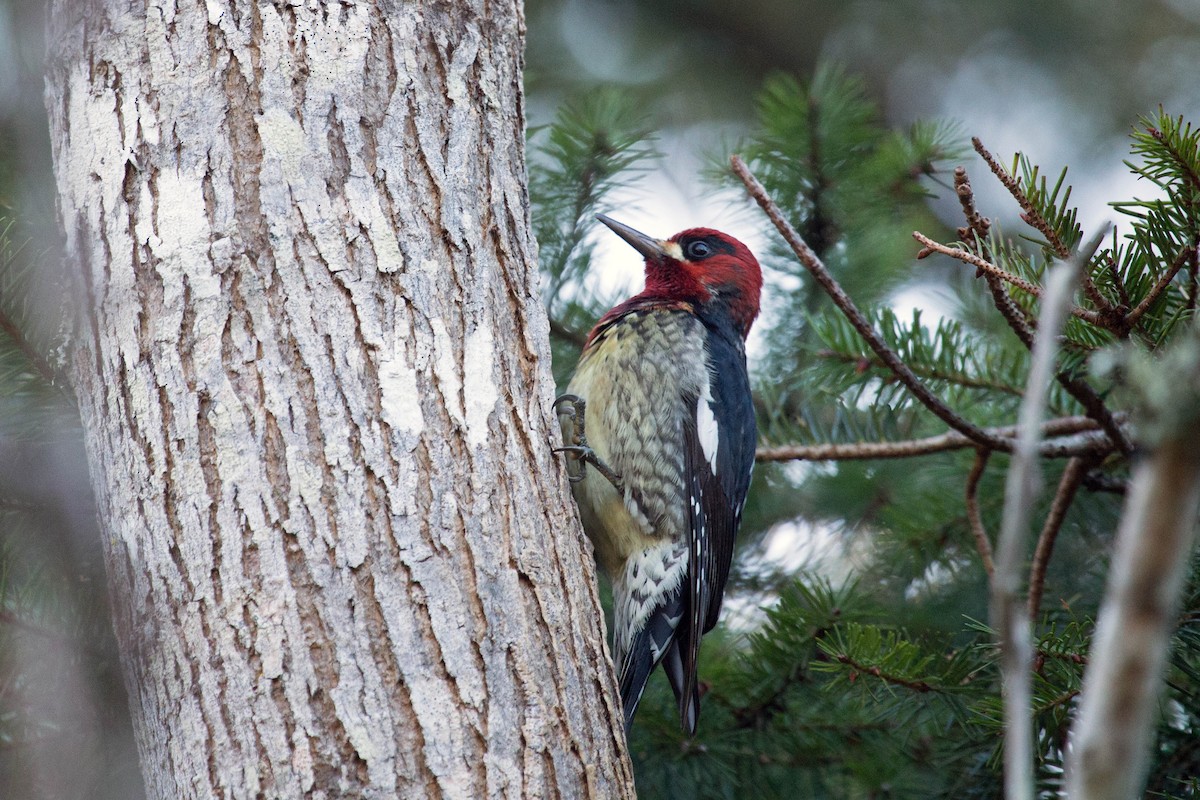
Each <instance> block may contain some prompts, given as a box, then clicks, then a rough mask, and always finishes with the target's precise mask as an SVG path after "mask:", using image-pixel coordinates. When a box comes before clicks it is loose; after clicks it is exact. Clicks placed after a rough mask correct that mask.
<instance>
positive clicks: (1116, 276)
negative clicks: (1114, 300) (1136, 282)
mask: <svg viewBox="0 0 1200 800" xmlns="http://www.w3.org/2000/svg"><path fill="white" fill-rule="evenodd" d="M1113 248H1114V249H1115V248H1116V232H1115V231H1114V232H1113ZM1104 266H1105V267H1106V268H1107V269H1108V274H1109V277H1110V278H1112V282H1113V285H1114V286H1116V287H1117V297H1119V298H1120V299H1121V305H1120V306H1119V307H1118V308H1117V310H1118V311H1120V310H1121V309H1128V308H1129V304H1130V300H1129V290H1128V289H1127V288H1125V279H1124V278H1122V277H1121V271H1120V270H1119V269H1117V259H1116V258H1114V257H1113V250H1109V251H1107V253H1105V257H1104Z"/></svg>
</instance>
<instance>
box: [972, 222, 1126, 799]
mask: <svg viewBox="0 0 1200 800" xmlns="http://www.w3.org/2000/svg"><path fill="white" fill-rule="evenodd" d="M1104 233H1107V230H1106V231H1104V232H1103V233H1102V234H1101V235H1100V236H1096V237H1094V238H1093V239H1092V241H1091V242H1089V243H1088V244H1087V245H1086V246H1085V247H1083V248H1082V249H1081V250H1080V251H1079V252H1078V253H1077V254H1076V255H1075V257H1074V258H1072V259H1071V260H1070V261H1068V262H1066V263H1064V264H1063V265H1061V266H1059V267H1056V268H1055V269H1053V270H1052V271H1051V272H1050V275H1049V278H1048V280H1047V287H1046V296H1045V298H1044V300H1043V302H1042V311H1041V317H1040V319H1039V321H1038V332H1039V335H1038V338H1037V341H1035V342H1034V345H1033V364H1032V366H1031V367H1030V370H1029V382H1028V386H1027V387H1026V390H1025V399H1024V400H1023V401H1022V402H1021V409H1020V413H1019V415H1018V421H1019V425H1020V434H1019V435H1018V439H1017V448H1016V450H1015V451H1014V452H1013V458H1012V462H1011V464H1010V466H1009V470H1008V478H1007V481H1006V485H1005V494H1004V522H1003V524H1002V526H1001V530H1000V540H999V546H998V548H997V552H996V572H995V575H994V579H993V581H992V592H991V616H992V627H993V628H995V630H996V632H997V636H998V638H999V644H1000V664H1001V675H1002V684H1003V687H1004V719H1005V726H1004V786H1005V791H1004V796H1005V797H1006V798H1007V800H1032V798H1033V738H1032V734H1033V725H1032V718H1031V715H1032V711H1031V709H1032V700H1031V696H1032V690H1031V687H1030V668H1031V664H1032V660H1033V647H1032V644H1031V642H1030V632H1029V619H1028V617H1027V616H1026V615H1025V613H1024V611H1025V607H1024V606H1025V604H1024V603H1022V602H1021V601H1020V591H1021V577H1022V570H1021V564H1022V562H1023V561H1024V554H1025V546H1026V541H1027V540H1028V536H1029V515H1030V512H1031V510H1032V505H1033V499H1034V497H1035V496H1036V494H1037V490H1038V484H1039V477H1038V473H1039V471H1040V470H1039V468H1038V455H1037V444H1038V440H1039V438H1040V436H1041V421H1042V419H1041V418H1042V414H1043V413H1044V411H1045V404H1046V396H1047V394H1048V392H1049V388H1050V379H1051V377H1052V376H1053V374H1054V359H1055V353H1056V350H1057V347H1058V345H1057V342H1056V339H1057V338H1058V334H1059V331H1060V330H1061V329H1062V326H1063V322H1064V321H1065V319H1066V315H1067V311H1068V309H1069V307H1070V303H1071V292H1072V289H1073V288H1074V285H1075V282H1076V280H1077V279H1078V275H1079V273H1080V271H1082V269H1083V268H1084V265H1086V264H1087V263H1088V260H1089V259H1090V258H1091V257H1092V254H1093V253H1094V252H1095V251H1096V248H1097V247H1099V246H1100V242H1101V240H1102V236H1103V234H1104Z"/></svg>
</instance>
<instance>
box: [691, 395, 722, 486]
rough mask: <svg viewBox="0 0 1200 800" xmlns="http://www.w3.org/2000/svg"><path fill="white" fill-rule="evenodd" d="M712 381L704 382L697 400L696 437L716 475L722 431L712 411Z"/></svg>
mask: <svg viewBox="0 0 1200 800" xmlns="http://www.w3.org/2000/svg"><path fill="white" fill-rule="evenodd" d="M711 380H712V379H711V378H710V379H709V380H708V381H705V382H704V386H703V387H702V388H703V392H702V393H701V395H700V396H699V397H698V398H696V435H697V436H698V437H699V439H700V449H701V450H703V451H704V458H705V459H706V460H707V461H708V466H709V467H710V468H711V469H712V474H713V475H716V474H717V448H718V447H720V445H721V429H720V428H719V427H717V418H716V416H715V415H714V414H713V410H712V399H713V397H712V387H711V386H710V385H709V382H710V381H711Z"/></svg>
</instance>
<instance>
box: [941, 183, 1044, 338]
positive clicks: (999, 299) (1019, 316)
mask: <svg viewBox="0 0 1200 800" xmlns="http://www.w3.org/2000/svg"><path fill="white" fill-rule="evenodd" d="M954 192H955V194H957V195H958V202H959V205H961V206H962V211H963V216H964V217H965V218H966V220H967V227H965V228H959V229H958V238H959V239H960V240H962V242H963V243H964V244H966V245H967V246H971V245H972V244H973V245H974V246H975V248H976V249H977V250H978V252H979V255H980V256H981V257H982V258H984V259H986V260H989V261H990V260H991V254H990V253H989V252H988V244H987V240H988V234H989V232H990V231H991V229H992V223H991V222H989V221H988V219H987V218H986V217H984V216H983V215H982V214H980V213H979V211H978V210H977V209H976V208H975V192H974V190H973V189H972V188H971V180H970V178H968V177H967V170H966V168H964V167H956V168H955V169H954ZM980 276H983V279H984V280H985V281H986V282H987V285H988V290H989V291H990V292H991V293H992V302H993V303H994V304H995V306H996V310H997V311H999V312H1000V315H1001V316H1002V317H1004V321H1005V322H1007V323H1008V327H1009V328H1011V329H1012V331H1013V333H1015V334H1016V335H1017V338H1018V339H1020V340H1021V342H1022V343H1023V344H1024V345H1025V346H1026V347H1029V348H1032V347H1033V325H1032V323H1031V322H1030V320H1029V318H1028V317H1027V316H1026V314H1025V311H1024V310H1023V309H1022V308H1021V307H1020V306H1018V305H1017V304H1016V303H1014V302H1013V299H1012V298H1011V297H1009V296H1008V291H1007V290H1006V289H1005V288H1004V283H1003V282H1002V281H1001V280H1000V279H999V278H998V277H996V276H995V275H992V274H990V273H987V272H984V271H983V270H976V272H975V277H980Z"/></svg>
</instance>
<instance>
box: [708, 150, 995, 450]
mask: <svg viewBox="0 0 1200 800" xmlns="http://www.w3.org/2000/svg"><path fill="white" fill-rule="evenodd" d="M729 161H730V165H731V166H732V168H733V172H734V174H735V175H737V176H738V178H740V179H741V181H742V183H743V184H744V185H745V186H746V189H747V191H749V193H750V196H751V197H753V198H754V199H755V201H756V202H757V203H758V205H759V207H760V208H762V210H763V211H764V212H765V213H766V215H767V218H768V219H770V220H771V222H772V224H774V225H775V228H776V230H778V231H779V233H780V234H781V235H782V236H783V238H784V240H785V241H787V243H788V245H789V246H790V247H791V248H792V252H794V253H795V254H796V257H797V258H798V259H800V263H802V264H803V265H804V267H805V268H806V269H807V270H808V271H809V273H810V274H811V275H812V276H813V278H814V279H815V280H816V281H817V283H819V284H820V285H821V288H823V289H824V290H825V292H826V293H827V294H828V295H829V297H830V298H831V299H832V300H833V302H834V304H835V305H837V307H838V308H839V309H840V310H841V312H842V313H843V314H845V315H846V318H847V319H848V320H850V324H851V325H853V326H854V328H855V330H857V331H858V333H859V335H860V336H862V337H863V339H865V340H866V342H867V344H868V345H869V346H870V347H871V349H872V350H874V351H875V353H876V354H877V355H878V356H879V357H880V359H881V360H882V361H883V362H884V363H885V364H886V365H887V366H888V368H889V369H891V370H892V372H894V373H895V374H896V377H897V378H899V379H900V381H901V382H902V383H903V384H904V385H905V386H906V387H908V390H909V391H910V392H912V393H913V395H914V396H915V397H916V398H917V400H919V401H920V402H921V404H922V405H924V406H925V407H926V408H928V409H929V410H930V411H932V412H933V413H934V414H935V415H936V416H937V417H938V418H939V419H941V420H942V421H943V422H945V423H946V424H947V425H949V426H950V427H951V428H953V429H955V430H956V431H958V432H960V433H962V434H963V435H964V436H967V437H969V438H970V439H971V440H972V441H974V442H976V443H978V444H981V445H984V446H986V447H998V446H1000V442H999V440H997V439H996V438H995V437H992V436H989V435H988V434H987V433H986V432H985V431H984V430H983V429H982V428H980V427H979V426H978V425H975V424H974V423H972V422H969V421H968V420H966V419H963V418H962V417H961V416H959V415H958V414H957V413H955V412H954V411H953V410H952V409H951V408H950V407H949V406H947V405H946V404H945V403H943V402H942V401H941V399H940V398H938V396H937V395H935V394H934V393H933V392H932V391H930V390H929V388H928V387H927V386H926V385H925V384H924V383H922V382H921V380H920V378H918V377H917V376H916V375H914V374H913V371H912V370H911V369H909V368H908V365H907V364H905V363H904V361H903V360H902V359H901V358H900V356H898V355H897V354H896V352H895V351H894V350H892V349H891V348H890V347H888V346H887V343H886V342H884V341H883V339H881V338H880V336H879V334H878V333H876V332H875V330H874V328H872V327H871V324H870V323H869V322H868V321H867V319H866V317H864V316H863V314H862V312H861V311H859V310H858V307H857V306H855V305H854V301H853V300H851V299H850V297H849V295H847V294H846V292H845V290H844V289H842V287H841V285H840V284H839V283H838V282H837V280H836V279H835V278H834V277H833V275H832V274H831V273H830V272H829V270H828V269H827V268H826V267H825V264H824V263H822V261H821V259H819V258H818V257H817V256H816V254H815V253H813V251H812V250H811V249H810V248H809V246H808V245H807V244H806V243H805V242H804V239H802V238H801V236H800V234H799V233H797V232H796V229H795V228H794V227H792V224H791V223H790V222H788V221H787V219H786V218H785V217H784V216H783V212H782V211H780V209H779V206H778V205H777V204H776V203H775V201H774V200H772V199H771V197H770V196H769V195H768V194H767V190H766V189H765V188H764V187H763V185H762V184H761V183H760V182H759V181H758V179H757V178H756V177H754V174H753V173H752V172H751V171H750V168H749V167H747V166H746V162H744V161H742V159H741V157H740V156H737V155H734V156H731V157H730V159H729Z"/></svg>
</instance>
